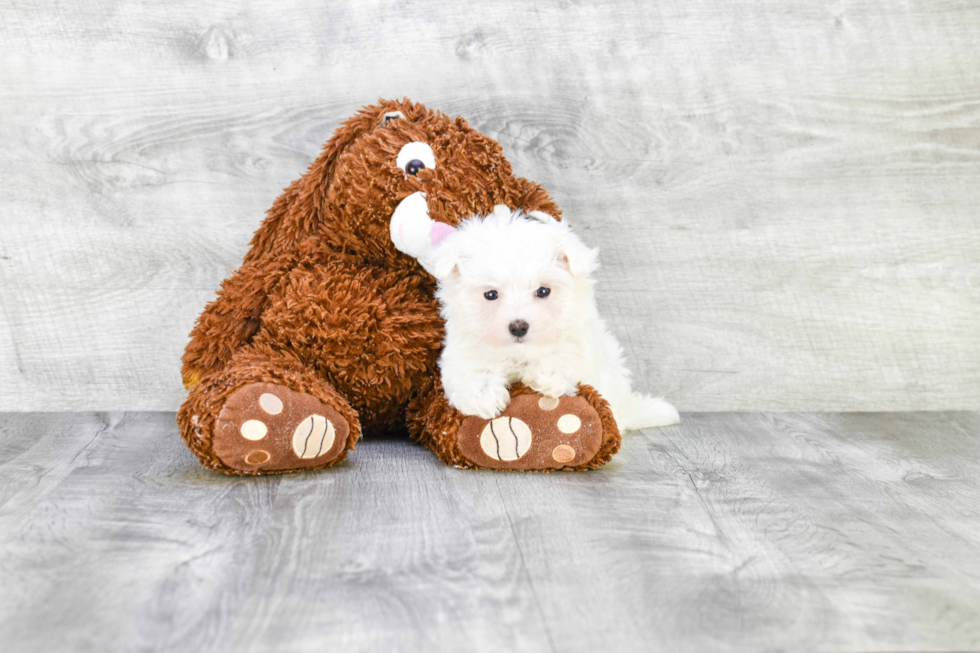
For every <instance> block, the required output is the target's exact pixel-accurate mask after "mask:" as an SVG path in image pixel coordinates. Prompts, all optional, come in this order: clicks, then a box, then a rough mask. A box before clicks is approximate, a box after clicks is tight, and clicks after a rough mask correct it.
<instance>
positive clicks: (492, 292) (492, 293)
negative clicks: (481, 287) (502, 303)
mask: <svg viewBox="0 0 980 653" xmlns="http://www.w3.org/2000/svg"><path fill="white" fill-rule="evenodd" d="M483 296H484V297H486V298H487V299H489V300H490V301H493V300H495V299H497V297H499V295H498V294H497V291H496V290H488V291H486V292H485V293H483Z"/></svg>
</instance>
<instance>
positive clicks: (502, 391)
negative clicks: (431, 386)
mask: <svg viewBox="0 0 980 653" xmlns="http://www.w3.org/2000/svg"><path fill="white" fill-rule="evenodd" d="M449 403H450V404H452V405H453V406H454V407H455V408H456V409H457V410H458V411H459V412H461V413H463V414H464V415H476V416H477V417H482V418H483V419H493V418H494V417H496V416H497V415H499V414H500V413H502V412H503V411H504V409H505V408H507V405H508V404H509V403H510V391H509V390H507V386H504V385H485V386H482V387H480V388H478V389H476V390H474V391H473V392H469V393H466V394H462V395H460V394H457V395H454V396H452V397H449Z"/></svg>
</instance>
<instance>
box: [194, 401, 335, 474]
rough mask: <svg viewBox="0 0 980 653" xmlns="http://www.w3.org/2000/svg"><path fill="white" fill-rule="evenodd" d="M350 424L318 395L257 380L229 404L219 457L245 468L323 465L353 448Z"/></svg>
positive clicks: (218, 430)
mask: <svg viewBox="0 0 980 653" xmlns="http://www.w3.org/2000/svg"><path fill="white" fill-rule="evenodd" d="M349 434H350V425H349V424H348V423H347V420H345V419H344V418H343V417H341V416H340V414H339V413H338V412H337V411H336V410H334V409H333V408H331V407H330V406H328V405H326V404H324V403H323V402H321V401H320V400H319V399H317V398H316V397H313V396H311V395H308V394H304V393H302V392H296V391H295V390H290V389H289V388H286V387H284V386H281V385H277V384H275V383H251V384H249V385H246V386H244V387H242V388H241V389H239V390H237V391H236V392H234V393H233V394H232V395H231V396H230V397H228V400H227V401H226V402H225V405H224V407H223V408H222V409H221V413H220V414H219V415H218V420H217V422H216V423H215V425H214V438H213V441H212V446H213V448H214V453H215V455H217V456H218V458H220V459H221V462H223V463H224V464H225V465H227V466H228V467H231V468H232V469H236V470H239V471H243V472H258V473H262V472H284V471H293V470H300V469H307V468H311V467H323V466H325V465H327V464H329V463H330V462H332V461H334V460H336V459H337V458H338V457H339V456H340V455H341V454H342V453H344V451H345V450H346V448H347V438H348V435H349Z"/></svg>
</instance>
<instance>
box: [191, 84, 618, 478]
mask: <svg viewBox="0 0 980 653" xmlns="http://www.w3.org/2000/svg"><path fill="white" fill-rule="evenodd" d="M410 203H413V204H414V207H415V210H416V212H417V211H418V210H419V208H420V207H421V211H422V212H423V213H424V214H425V215H424V216H423V218H424V219H425V220H426V221H427V222H428V223H429V224H431V225H432V229H431V238H432V239H433V242H436V240H437V239H438V238H439V237H440V236H439V234H441V233H443V232H444V231H446V230H450V229H451V228H452V227H455V226H456V225H458V224H459V223H460V221H462V220H463V219H465V218H467V217H469V216H471V215H474V214H481V215H486V214H489V213H491V212H492V211H493V209H494V207H495V206H496V205H500V204H503V205H506V206H507V207H510V208H511V209H522V210H524V211H525V212H528V213H530V212H531V211H540V212H543V213H546V214H548V215H550V216H552V217H553V218H554V219H556V220H557V219H560V211H559V210H558V207H557V206H556V205H555V203H554V202H553V201H552V200H551V198H550V197H549V196H548V193H547V192H546V191H545V190H544V189H543V188H541V187H540V186H538V185H537V184H535V183H533V182H530V181H528V180H526V179H523V178H520V177H515V176H514V174H513V171H512V169H511V166H510V163H508V162H507V160H506V159H505V158H504V156H503V153H502V150H501V147H500V145H499V144H498V143H496V142H495V141H494V140H492V139H490V138H488V137H486V136H484V135H483V134H481V133H479V132H477V131H475V130H473V129H472V128H470V126H469V125H467V123H466V121H465V120H463V119H462V118H456V119H455V120H451V119H450V118H449V117H448V116H446V115H444V114H442V113H438V112H434V111H430V110H428V109H426V108H425V107H424V106H422V105H420V104H414V103H411V102H409V101H408V100H404V101H401V102H395V101H380V102H379V104H377V105H375V106H370V107H366V108H364V109H362V110H361V111H360V112H359V113H358V114H357V115H355V116H354V117H353V118H351V119H349V120H347V121H346V122H345V123H344V124H343V126H342V127H341V128H340V129H338V130H337V132H336V133H335V134H334V135H333V137H332V138H331V139H330V140H329V141H328V142H327V144H326V146H325V147H324V149H323V153H322V154H321V155H320V156H319V158H317V159H316V161H314V162H313V164H312V165H311V166H310V168H309V170H307V172H306V174H304V175H303V176H302V177H300V178H299V179H298V180H297V181H295V182H293V183H292V184H291V185H290V186H289V187H288V188H287V189H286V190H285V191H284V192H283V193H282V195H280V196H279V198H278V199H277V200H276V201H275V203H274V204H273V205H272V208H271V209H270V211H269V213H268V215H267V217H266V219H265V221H264V222H263V223H262V226H261V227H260V228H259V230H258V231H257V232H256V234H255V236H254V237H253V239H252V242H251V249H250V250H249V252H248V254H247V255H246V256H245V259H244V262H243V264H242V266H241V267H240V268H239V269H238V270H237V271H236V272H235V274H234V275H233V276H232V277H231V278H229V279H227V280H226V281H225V282H224V283H223V284H222V286H221V290H220V291H219V293H218V297H217V299H215V300H214V301H213V302H211V303H210V304H209V305H208V306H207V307H206V308H205V310H204V313H203V314H202V315H201V316H200V318H199V319H198V321H197V324H196V326H195V327H194V330H193V331H192V333H191V340H190V343H189V344H188V346H187V350H186V352H185V353H184V357H183V369H182V376H183V380H184V385H185V386H186V387H187V388H188V389H189V390H190V394H189V396H188V397H187V400H186V401H185V402H184V404H183V406H181V408H180V412H179V413H178V415H177V423H178V425H179V427H180V432H181V435H182V437H183V439H184V441H185V442H186V443H187V446H189V447H190V448H191V450H192V451H193V452H194V453H195V454H197V456H198V458H200V460H201V462H202V463H203V464H204V465H205V466H206V467H208V468H210V469H213V470H216V471H220V472H224V473H226V474H240V475H257V474H275V473H283V472H291V471H296V470H300V469H313V468H319V467H327V466H330V465H334V464H336V463H338V462H340V461H342V460H344V458H346V456H347V452H348V451H349V450H351V449H353V448H354V446H355V445H356V443H357V440H358V438H360V436H361V433H362V432H366V433H369V434H383V433H388V432H397V431H402V432H404V431H405V430H406V429H407V431H408V433H409V434H411V436H412V437H413V438H415V439H416V440H418V441H420V442H422V444H424V445H425V446H426V447H428V448H429V449H431V450H432V451H433V452H435V454H436V455H437V456H439V458H440V459H441V460H442V461H443V462H445V463H446V464H450V465H456V466H459V467H481V468H490V469H508V470H515V469H516V470H551V469H576V470H582V469H589V468H595V467H599V466H601V465H604V464H605V463H606V462H608V461H609V460H610V458H611V457H612V456H613V454H614V453H616V451H617V450H618V449H619V445H620V435H619V429H618V428H617V426H616V422H615V420H614V419H613V416H612V413H611V411H610V410H609V406H608V404H607V403H606V402H605V400H603V399H602V397H600V396H599V394H598V393H597V392H596V391H595V390H594V389H593V388H591V387H589V386H584V385H583V386H580V392H579V395H578V396H576V397H563V398H561V399H560V400H558V399H550V398H547V397H544V396H541V395H539V394H536V393H534V392H533V391H531V390H530V389H529V388H526V387H523V386H520V385H517V386H516V387H514V388H513V389H512V399H511V403H510V406H509V407H508V408H507V409H506V410H505V411H504V413H503V415H501V416H500V417H497V418H496V419H494V420H485V419H481V418H479V417H472V416H471V417H467V416H464V415H462V414H460V413H459V412H458V411H456V410H455V409H454V408H453V407H451V406H450V405H449V404H448V402H447V401H446V399H445V397H444V395H443V392H442V388H441V385H440V382H439V373H438V369H437V367H436V360H437V359H438V355H439V350H440V347H441V346H442V339H443V325H442V320H441V318H440V316H439V308H438V306H437V304H436V301H435V299H434V291H435V285H436V284H435V281H434V279H433V278H432V276H430V275H429V274H428V272H426V270H425V267H424V263H423V262H422V259H421V258H419V259H417V258H414V257H413V256H410V255H408V254H406V253H405V252H406V251H410V252H411V251H412V246H411V243H410V242H409V241H411V240H412V238H416V240H417V236H418V234H414V235H413V234H406V233H404V232H403V228H402V225H401V223H400V222H399V224H398V226H397V228H396V225H395V223H394V222H393V217H394V216H395V213H396V211H400V212H401V213H405V212H407V211H408V209H407V208H406V207H407V206H408V204H410ZM413 224H414V225H416V226H417V221H416V222H415V223H413ZM423 235H424V234H423ZM399 240H401V241H405V242H402V243H399V246H396V241H399ZM422 244H423V245H424V243H422ZM416 245H418V243H416ZM566 416H567V417H566ZM562 418H564V419H562Z"/></svg>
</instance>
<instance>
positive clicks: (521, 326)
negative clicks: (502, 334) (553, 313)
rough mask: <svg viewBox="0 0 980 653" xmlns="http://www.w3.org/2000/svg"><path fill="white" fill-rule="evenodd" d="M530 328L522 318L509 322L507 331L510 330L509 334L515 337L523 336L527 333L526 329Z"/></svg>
mask: <svg viewBox="0 0 980 653" xmlns="http://www.w3.org/2000/svg"><path fill="white" fill-rule="evenodd" d="M530 328H531V327H530V326H529V325H528V323H527V322H525V321H524V320H514V321H513V322H511V323H510V326H508V327H507V329H508V331H510V335H512V336H514V337H515V338H523V337H524V336H525V335H527V330H528V329H530Z"/></svg>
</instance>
